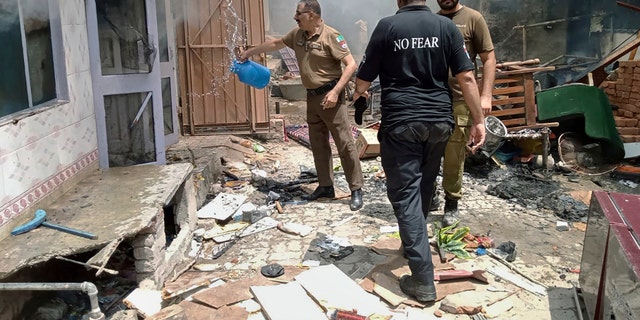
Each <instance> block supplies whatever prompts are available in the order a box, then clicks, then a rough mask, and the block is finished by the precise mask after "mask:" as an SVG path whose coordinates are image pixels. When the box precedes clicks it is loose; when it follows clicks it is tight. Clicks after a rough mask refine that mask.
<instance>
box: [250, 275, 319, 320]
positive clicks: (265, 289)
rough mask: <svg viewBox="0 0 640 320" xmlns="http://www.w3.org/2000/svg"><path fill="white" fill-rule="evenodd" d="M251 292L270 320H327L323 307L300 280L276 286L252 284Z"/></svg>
mask: <svg viewBox="0 0 640 320" xmlns="http://www.w3.org/2000/svg"><path fill="white" fill-rule="evenodd" d="M251 292H252V293H253V295H254V296H255V297H256V300H258V302H259V303H260V305H261V306H262V310H263V313H265V314H266V316H267V318H268V319H270V320H290V319H305V320H327V316H325V314H324V312H322V309H321V308H320V307H319V306H318V305H317V304H316V303H315V302H314V301H313V300H312V299H311V298H310V297H309V296H308V295H307V293H306V292H305V291H304V289H303V288H302V286H300V284H299V283H298V282H295V281H293V282H289V283H287V284H281V285H274V286H252V287H251Z"/></svg>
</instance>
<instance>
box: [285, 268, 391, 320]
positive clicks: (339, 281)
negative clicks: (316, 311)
mask: <svg viewBox="0 0 640 320" xmlns="http://www.w3.org/2000/svg"><path fill="white" fill-rule="evenodd" d="M295 280H296V281H298V282H300V284H301V285H302V286H303V287H304V289H305V290H307V292H309V294H310V295H311V296H312V297H313V298H314V299H315V300H316V301H318V302H319V303H320V304H321V305H322V307H323V308H324V309H325V310H328V311H331V310H357V311H358V314H360V315H364V316H371V315H388V314H389V313H390V312H389V310H388V309H387V308H386V307H385V306H384V304H383V303H382V302H381V301H380V298H378V297H376V296H374V295H372V294H370V293H368V292H366V291H365V290H364V289H363V288H362V287H360V286H359V285H358V284H357V283H356V282H355V281H353V280H352V279H351V278H349V277H348V276H347V275H346V274H345V273H344V272H342V271H341V270H340V269H338V267H336V266H335V265H333V264H330V265H325V266H320V267H315V268H313V269H310V270H307V271H305V272H302V273H301V274H299V275H298V276H297V277H295Z"/></svg>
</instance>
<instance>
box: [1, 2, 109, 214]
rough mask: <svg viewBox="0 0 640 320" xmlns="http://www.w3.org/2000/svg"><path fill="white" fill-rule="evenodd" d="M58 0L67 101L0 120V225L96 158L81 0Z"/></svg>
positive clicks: (93, 118) (83, 13)
mask: <svg viewBox="0 0 640 320" xmlns="http://www.w3.org/2000/svg"><path fill="white" fill-rule="evenodd" d="M59 5H60V21H61V24H62V38H63V46H64V51H65V52H64V55H65V61H66V64H65V68H66V73H67V84H68V88H69V102H68V103H63V104H60V105H58V106H56V107H53V108H51V109H49V110H47V111H45V112H41V113H38V114H36V115H33V116H30V117H27V118H24V119H22V120H20V121H18V122H16V123H12V124H6V125H3V126H0V141H1V142H0V227H2V226H3V225H5V224H6V223H7V222H8V221H10V220H11V219H13V218H15V217H16V216H18V215H20V214H21V213H22V212H24V211H25V210H26V209H28V208H29V207H31V206H32V205H34V204H35V203H36V202H37V201H39V200H41V199H42V198H44V197H45V196H47V195H49V194H51V193H52V192H54V191H55V190H56V188H59V187H60V185H62V184H63V183H65V182H66V181H69V180H70V179H72V178H73V177H74V176H77V175H78V174H80V173H82V170H83V169H86V168H87V167H90V166H91V165H92V164H95V163H96V161H97V160H98V151H97V148H98V145H97V144H98V142H97V136H96V121H95V114H94V108H93V93H92V85H91V73H90V65H89V48H88V42H87V24H86V15H85V5H84V1H83V0H65V1H59Z"/></svg>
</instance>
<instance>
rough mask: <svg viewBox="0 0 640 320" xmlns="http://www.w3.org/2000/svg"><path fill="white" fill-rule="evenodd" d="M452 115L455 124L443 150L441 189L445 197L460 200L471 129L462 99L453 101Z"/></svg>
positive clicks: (468, 115)
mask: <svg viewBox="0 0 640 320" xmlns="http://www.w3.org/2000/svg"><path fill="white" fill-rule="evenodd" d="M453 117H454V121H455V123H456V126H455V128H454V129H453V134H452V135H451V138H449V142H448V143H447V147H446V148H445V150H444V159H443V161H442V189H444V194H445V198H446V199H449V200H460V198H462V174H463V172H464V158H465V155H466V153H467V150H466V146H467V142H468V141H469V134H470V131H471V130H470V128H471V119H470V118H471V116H470V113H469V107H468V106H467V104H466V103H465V102H464V101H454V102H453Z"/></svg>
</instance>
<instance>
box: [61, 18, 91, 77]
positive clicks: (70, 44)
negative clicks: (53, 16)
mask: <svg viewBox="0 0 640 320" xmlns="http://www.w3.org/2000/svg"><path fill="white" fill-rule="evenodd" d="M81 28H82V27H81V26H78V25H66V26H62V42H63V48H64V59H65V63H66V67H67V74H74V73H77V72H80V71H81V69H82V68H81V63H82V62H81V61H79V60H80V59H81V56H80V49H79V48H80V47H81V46H80V43H81V41H83V37H82V32H80V29H81ZM84 41H86V37H85V38H84Z"/></svg>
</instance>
